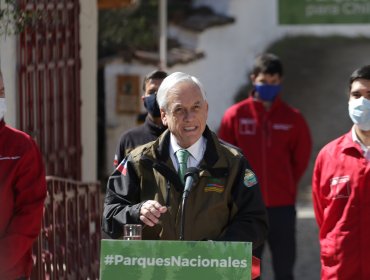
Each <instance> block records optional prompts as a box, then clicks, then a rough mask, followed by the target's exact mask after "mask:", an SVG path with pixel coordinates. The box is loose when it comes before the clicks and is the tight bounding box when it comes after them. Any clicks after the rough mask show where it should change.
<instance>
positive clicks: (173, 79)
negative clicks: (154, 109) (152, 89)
mask: <svg viewBox="0 0 370 280" xmlns="http://www.w3.org/2000/svg"><path fill="white" fill-rule="evenodd" d="M178 83H189V84H193V85H195V86H197V87H198V88H199V89H200V92H201V93H202V97H203V100H207V97H206V92H205V91H204V88H203V85H202V83H201V82H200V81H199V80H198V79H197V78H196V77H194V76H191V75H189V74H186V73H183V72H174V73H172V74H171V75H169V76H167V77H166V78H165V79H164V80H163V82H162V83H161V85H160V86H159V89H158V92H157V102H158V106H159V108H161V109H163V110H167V109H168V107H167V106H168V104H167V102H168V93H169V91H170V89H172V88H173V87H174V86H176V85H177V84H178Z"/></svg>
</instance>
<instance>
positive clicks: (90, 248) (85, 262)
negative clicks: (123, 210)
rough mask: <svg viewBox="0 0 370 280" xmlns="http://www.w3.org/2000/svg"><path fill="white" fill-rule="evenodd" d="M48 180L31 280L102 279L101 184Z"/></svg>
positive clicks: (51, 178) (48, 178)
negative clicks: (100, 263) (100, 274)
mask: <svg viewBox="0 0 370 280" xmlns="http://www.w3.org/2000/svg"><path fill="white" fill-rule="evenodd" d="M46 179H47V186H48V196H47V199H46V201H45V212H44V218H43V222H42V229H41V233H40V235H39V237H38V239H37V242H35V244H34V248H33V249H34V259H35V267H34V269H33V272H32V276H31V279H32V280H36V279H37V280H44V279H45V280H46V279H50V280H56V279H68V280H74V279H76V280H80V279H84V280H86V279H99V254H100V252H99V251H100V236H101V234H100V220H101V207H102V199H101V192H100V183H98V182H94V183H83V182H78V181H73V180H66V179H63V178H58V177H50V176H48V177H47V178H46Z"/></svg>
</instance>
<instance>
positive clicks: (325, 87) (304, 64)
mask: <svg viewBox="0 0 370 280" xmlns="http://www.w3.org/2000/svg"><path fill="white" fill-rule="evenodd" d="M369 49H370V38H363V37H361V38H348V37H342V36H330V37H317V36H295V37H286V38H283V39H282V40H279V41H277V42H275V43H274V44H273V45H271V46H270V47H269V48H268V49H267V52H272V53H275V54H276V55H278V56H279V57H280V58H281V60H282V62H283V65H284V80H283V95H282V98H283V99H284V100H285V101H286V102H287V103H288V104H290V105H292V106H293V107H296V108H298V109H299V110H300V111H301V112H302V114H303V115H304V116H305V118H306V120H307V122H308V124H309V126H310V129H311V134H312V138H313V145H314V146H313V153H312V156H311V161H310V164H309V167H308V170H307V172H306V174H305V175H304V177H303V178H302V180H301V183H300V193H299V198H298V201H299V202H301V203H305V202H309V201H310V199H311V176H312V170H313V165H314V162H315V159H316V156H317V154H318V152H319V151H320V149H321V148H322V147H323V146H324V145H325V144H327V143H328V142H329V141H331V140H333V139H335V138H337V137H338V136H340V135H342V134H344V133H346V132H348V131H349V130H350V128H351V126H352V122H351V120H350V118H349V116H348V109H347V102H348V96H347V92H348V81H349V76H350V75H351V73H352V72H353V71H354V70H355V69H356V68H359V67H361V66H363V65H365V64H370V60H366V58H367V57H368V53H369ZM248 75H249V73H248ZM249 88H250V85H245V86H243V87H242V88H241V90H240V91H239V92H238V94H237V97H236V100H241V99H243V98H245V90H246V89H249Z"/></svg>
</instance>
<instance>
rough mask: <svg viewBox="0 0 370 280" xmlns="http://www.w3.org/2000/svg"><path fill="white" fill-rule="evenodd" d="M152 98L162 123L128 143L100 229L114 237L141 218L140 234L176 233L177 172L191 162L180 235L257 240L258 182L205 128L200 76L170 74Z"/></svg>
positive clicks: (260, 224)
mask: <svg viewBox="0 0 370 280" xmlns="http://www.w3.org/2000/svg"><path fill="white" fill-rule="evenodd" d="M157 101H158V104H159V107H160V111H161V119H162V122H163V124H164V125H166V126H167V127H168V129H167V130H166V131H165V132H164V133H163V134H162V135H161V136H160V137H159V138H158V139H157V140H155V141H153V142H150V143H148V144H145V145H142V146H139V147H137V148H136V149H134V150H133V151H132V152H131V153H130V154H129V155H128V156H127V157H126V158H125V159H124V160H123V161H122V162H121V164H120V165H119V166H118V167H117V169H116V170H115V171H114V173H113V174H112V175H111V176H110V178H109V181H108V184H107V191H106V197H105V203H104V213H103V224H102V227H103V230H104V231H105V232H106V233H107V234H108V235H110V236H111V237H112V238H119V237H121V236H122V228H123V225H124V224H132V223H141V224H143V225H145V226H144V228H143V239H147V240H158V239H160V240H176V239H179V235H180V229H181V218H180V216H181V215H180V214H179V213H180V211H181V198H182V194H183V191H184V177H183V175H184V174H183V173H184V172H183V170H184V166H185V167H186V168H189V167H196V168H197V170H199V180H198V181H197V183H196V184H195V186H194V187H193V188H192V190H191V191H190V193H189V196H188V202H187V203H188V205H189V207H187V208H186V210H185V214H186V215H185V217H186V218H185V221H184V224H185V228H184V240H224V241H248V242H252V243H253V248H256V247H258V246H260V245H261V244H262V243H263V242H264V240H265V237H266V234H267V219H266V210H265V206H264V204H263V202H262V198H261V193H260V189H259V184H258V180H257V178H256V176H255V175H254V172H253V170H252V169H251V167H250V165H249V163H248V162H247V160H246V159H245V158H244V156H243V155H242V154H241V153H240V151H239V150H238V149H237V148H235V147H233V146H231V145H229V144H227V143H224V142H221V141H220V140H219V139H218V138H217V136H216V135H215V133H213V132H212V131H210V129H209V128H208V127H207V125H206V121H207V116H208V103H207V99H206V94H205V91H204V89H203V86H202V84H201V83H200V81H199V80H198V79H197V78H195V77H193V76H190V75H188V74H185V73H181V72H175V73H173V74H171V75H169V76H168V77H167V78H165V79H164V81H163V82H162V84H161V86H160V88H159V90H158V93H157Z"/></svg>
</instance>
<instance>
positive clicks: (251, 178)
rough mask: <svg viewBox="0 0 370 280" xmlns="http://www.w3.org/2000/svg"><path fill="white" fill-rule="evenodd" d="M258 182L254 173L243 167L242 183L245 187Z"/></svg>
mask: <svg viewBox="0 0 370 280" xmlns="http://www.w3.org/2000/svg"><path fill="white" fill-rule="evenodd" d="M257 183H258V181H257V177H256V175H255V174H254V173H253V171H252V170H250V169H248V168H247V169H245V172H244V185H245V186H246V187H247V188H250V187H253V186H254V185H256V184H257Z"/></svg>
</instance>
